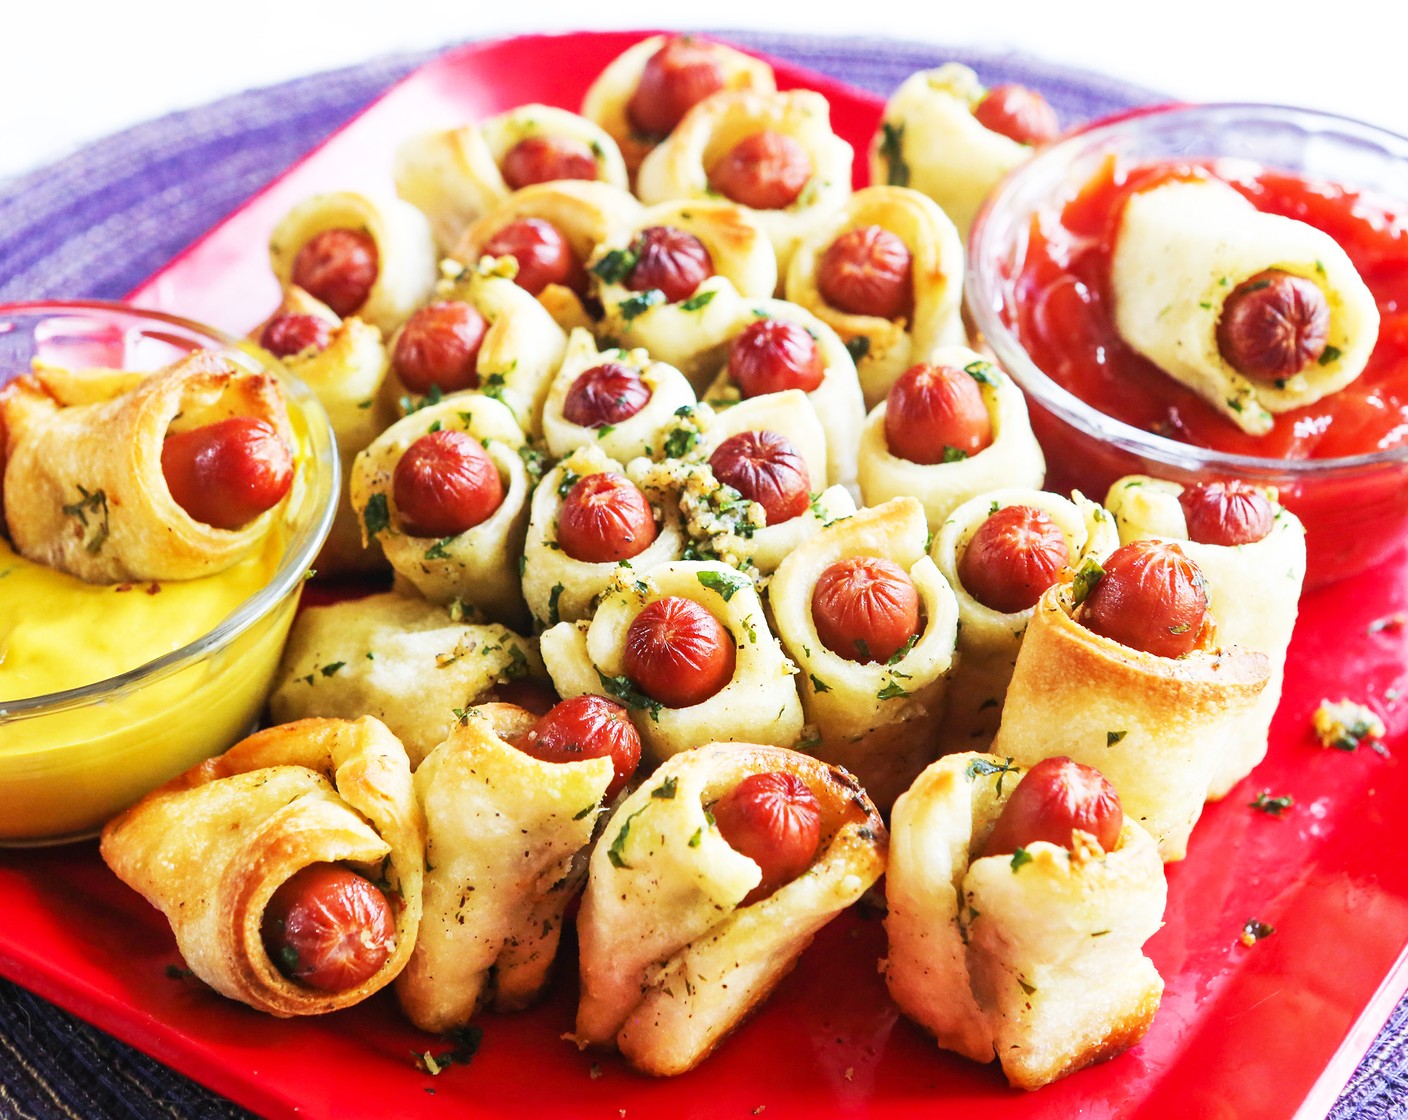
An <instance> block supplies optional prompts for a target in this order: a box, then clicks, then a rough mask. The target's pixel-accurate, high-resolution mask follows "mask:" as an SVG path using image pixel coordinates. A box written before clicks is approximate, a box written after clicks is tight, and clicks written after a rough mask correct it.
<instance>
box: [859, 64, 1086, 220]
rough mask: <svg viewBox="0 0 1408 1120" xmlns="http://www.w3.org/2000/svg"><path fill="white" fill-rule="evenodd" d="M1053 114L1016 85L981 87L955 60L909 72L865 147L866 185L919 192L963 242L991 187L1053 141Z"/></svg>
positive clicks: (1055, 121)
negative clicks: (947, 219) (867, 157)
mask: <svg viewBox="0 0 1408 1120" xmlns="http://www.w3.org/2000/svg"><path fill="white" fill-rule="evenodd" d="M1059 127H1060V126H1059V124H1058V122H1057V120H1056V114H1055V113H1054V112H1052V110H1051V107H1050V106H1049V105H1047V104H1046V102H1045V101H1044V100H1043V99H1042V98H1041V96H1040V95H1039V94H1036V93H1034V92H1033V91H1031V90H1027V89H1024V88H1023V87H1020V86H1000V87H995V88H994V89H992V90H988V89H986V88H985V87H984V86H983V84H982V82H981V81H979V79H978V75H977V74H975V73H974V72H973V71H972V70H970V69H969V68H968V67H967V66H964V65H962V64H961V63H957V62H949V63H945V64H944V65H943V66H940V67H938V68H937V69H935V70H921V71H920V72H919V73H917V74H912V75H910V77H909V78H907V79H906V80H905V81H904V83H903V84H902V85H901V86H900V88H899V89H897V90H896V91H895V92H894V94H893V95H892V96H891V97H890V100H889V101H888V102H887V103H886V105H885V113H884V117H883V119H882V120H881V122H880V129H879V131H877V132H876V134H875V139H874V141H873V142H872V144H871V149H870V181H871V182H872V183H889V184H890V185H891V186H896V187H912V188H913V189H914V190H917V191H922V192H923V193H924V194H925V195H927V196H928V197H929V198H932V199H933V200H934V201H935V202H937V203H938V204H939V205H940V206H941V207H943V210H944V213H945V214H947V215H948V216H949V217H950V218H952V219H953V224H954V225H955V226H957V227H958V232H959V235H960V236H961V237H963V239H964V240H965V241H966V240H967V238H968V230H969V228H970V227H971V226H972V225H973V219H974V218H975V217H976V216H977V213H978V209H979V208H980V207H981V206H982V204H983V200H984V199H985V198H987V196H988V194H989V192H991V191H992V189H993V187H995V186H997V182H998V180H999V179H1001V178H1002V177H1003V176H1004V175H1006V174H1007V173H1008V172H1009V171H1011V170H1012V169H1013V168H1014V167H1016V166H1017V165H1018V164H1020V163H1023V162H1025V161H1026V160H1027V159H1028V157H1030V156H1031V154H1032V145H1033V144H1034V143H1041V142H1043V141H1046V140H1051V139H1054V138H1055V136H1056V134H1057V132H1058V130H1059Z"/></svg>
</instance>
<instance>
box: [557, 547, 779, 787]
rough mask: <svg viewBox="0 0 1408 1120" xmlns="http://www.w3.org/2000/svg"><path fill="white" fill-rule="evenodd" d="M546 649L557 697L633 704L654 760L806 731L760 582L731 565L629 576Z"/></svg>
mask: <svg viewBox="0 0 1408 1120" xmlns="http://www.w3.org/2000/svg"><path fill="white" fill-rule="evenodd" d="M540 641H541V648H542V654H543V662H544V664H546V665H547V668H548V672H549V673H550V674H551V676H552V680H553V685H554V686H555V687H556V688H557V691H558V693H559V695H561V696H564V697H570V696H580V695H582V694H584V693H600V694H604V695H609V696H613V697H615V698H616V699H618V700H620V701H622V702H623V703H625V704H627V705H628V706H629V707H630V708H631V718H632V720H634V721H635V725H636V728H637V730H638V731H639V732H640V737H641V741H642V742H643V743H644V744H645V750H646V753H647V754H648V755H649V756H650V757H651V758H652V759H655V760H656V761H659V760H661V759H665V758H669V757H670V756H671V755H675V754H678V753H679V752H680V751H687V750H690V749H691V748H693V747H697V746H699V745H700V744H701V743H708V742H713V741H716V740H730V741H733V742H761V743H771V744H775V745H778V746H790V745H791V744H792V743H793V742H795V741H796V739H797V736H798V735H799V734H800V733H801V730H802V705H801V702H800V701H799V700H798V698H797V686H796V684H795V683H794V681H793V674H794V673H795V672H796V666H795V665H793V664H792V662H790V661H789V660H788V659H787V657H786V656H785V655H784V654H783V652H782V648H781V647H780V646H779V645H778V643H777V639H776V638H775V637H773V635H772V631H771V630H769V629H768V622H767V617H766V615H765V613H764V611H763V604H762V600H760V599H759V598H758V592H757V590H756V589H755V588H754V586H753V582H752V580H750V579H749V578H748V577H747V576H745V575H743V574H742V573H741V572H739V571H738V570H737V569H734V568H730V567H729V566H727V565H726V564H720V563H717V562H715V561H703V560H675V561H672V562H670V563H668V564H661V565H660V566H659V567H656V568H652V569H651V570H650V571H649V572H646V573H643V574H636V573H635V572H634V571H631V570H629V569H625V568H622V569H621V570H620V572H619V573H618V574H617V575H616V576H615V578H614V579H613V580H612V582H611V584H610V585H609V586H608V587H607V589H606V593H605V596H604V597H603V599H602V601H601V605H600V606H598V607H597V610H596V614H595V615H593V616H592V618H591V620H590V621H589V622H588V621H582V622H577V623H571V622H562V623H559V624H558V625H556V626H554V627H552V628H551V629H549V630H547V631H546V632H545V633H544V634H543V636H542V638H541V640H540Z"/></svg>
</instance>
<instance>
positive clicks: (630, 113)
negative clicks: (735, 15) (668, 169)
mask: <svg viewBox="0 0 1408 1120" xmlns="http://www.w3.org/2000/svg"><path fill="white" fill-rule="evenodd" d="M776 88H777V85H776V82H775V81H774V80H773V74H772V67H771V66H769V65H768V64H767V63H766V62H764V61H763V60H762V59H758V58H752V57H750V56H749V55H746V54H744V53H743V52H742V51H738V50H734V49H733V48H732V47H726V46H724V45H723V44H722V43H710V42H707V41H706V40H704V39H699V38H697V37H695V36H693V35H677V36H668V37H667V36H665V35H652V36H651V37H650V38H648V39H642V40H641V41H640V42H639V43H636V44H635V45H634V46H633V47H629V48H628V49H626V50H625V51H623V52H622V53H621V54H619V55H618V56H617V57H616V58H615V59H613V60H612V61H611V62H610V63H609V64H608V65H607V67H606V69H604V70H603V71H602V72H601V73H600V74H599V75H598V76H597V79H596V81H594V82H593V83H592V84H591V88H590V89H588V90H587V95H586V97H585V98H584V99H583V101H582V116H584V117H586V118H587V119H588V120H591V121H595V122H596V123H597V124H599V125H600V126H601V127H602V128H604V129H605V130H606V132H607V133H608V134H609V135H610V136H611V138H612V139H613V140H615V141H616V143H617V145H618V146H619V147H620V149H621V155H622V156H623V157H625V160H626V166H627V167H628V168H630V170H631V174H633V175H634V174H635V171H636V168H638V167H639V166H640V164H641V160H643V159H644V158H645V157H646V155H647V154H648V153H649V152H650V150H651V149H652V148H653V147H654V146H655V145H656V144H658V143H659V142H660V141H661V140H662V139H663V138H664V137H666V136H668V135H669V134H670V132H671V130H673V129H674V127H675V126H676V125H677V124H679V123H680V120H681V118H683V117H684V115H685V114H686V113H687V112H689V110H690V109H691V108H693V107H694V105H695V104H696V103H697V102H699V101H700V100H702V99H703V98H705V97H707V96H709V95H710V94H712V93H717V92H719V91H720V90H758V91H760V92H764V93H768V92H771V91H772V90H774V89H776Z"/></svg>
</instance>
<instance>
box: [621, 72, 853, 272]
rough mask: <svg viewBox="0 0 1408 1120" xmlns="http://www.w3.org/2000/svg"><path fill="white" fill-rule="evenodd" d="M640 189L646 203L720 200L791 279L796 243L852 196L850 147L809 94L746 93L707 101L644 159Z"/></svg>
mask: <svg viewBox="0 0 1408 1120" xmlns="http://www.w3.org/2000/svg"><path fill="white" fill-rule="evenodd" d="M636 191H637V193H638V194H639V195H640V197H641V201H642V202H645V203H647V204H650V203H656V202H668V201H670V200H672V199H678V198H694V199H701V198H714V197H718V196H719V195H722V196H723V197H724V198H726V199H728V200H729V201H730V202H733V203H736V204H738V205H739V206H742V207H745V208H746V209H748V210H749V211H750V212H751V213H752V214H753V216H754V218H755V219H756V220H757V222H758V223H759V225H761V226H762V227H763V229H765V230H766V231H767V234H768V237H769V238H770V239H771V240H772V245H773V249H774V250H775V251H776V253H777V269H778V274H779V275H786V271H787V262H788V261H789V260H791V258H792V253H793V251H794V250H795V249H796V247H797V242H798V241H800V240H801V238H802V237H803V236H804V235H805V234H806V233H807V231H808V230H810V229H811V228H812V227H813V226H815V225H816V224H817V223H818V222H819V221H822V220H824V219H825V218H826V217H827V216H828V215H829V214H831V213H832V212H833V211H835V210H837V209H839V208H840V207H841V205H842V204H843V203H844V202H845V201H846V198H847V196H849V195H850V193H851V146H850V145H849V144H847V143H846V142H845V141H844V140H842V139H841V138H840V137H839V136H837V135H836V134H835V133H834V132H832V131H831V108H830V106H829V105H828V104H827V101H826V98H825V97H823V96H822V95H821V94H819V93H815V92H813V91H811V90H789V91H787V92H786V93H770V92H757V91H752V90H741V91H738V92H735V93H719V94H716V95H715V96H713V97H707V98H705V99H704V100H703V101H701V102H699V104H697V105H695V107H694V108H693V109H691V110H690V111H689V112H688V113H686V114H685V117H684V120H682V121H680V123H679V127H677V128H676V129H675V130H674V132H672V133H670V135H669V137H668V138H667V139H665V140H664V141H663V142H662V143H661V144H660V146H659V147H657V148H656V149H655V150H654V151H652V152H651V153H650V155H648V156H646V157H645V161H644V162H643V163H642V164H641V166H640V174H639V176H638V177H637V181H636Z"/></svg>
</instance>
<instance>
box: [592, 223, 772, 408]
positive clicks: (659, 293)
mask: <svg viewBox="0 0 1408 1120" xmlns="http://www.w3.org/2000/svg"><path fill="white" fill-rule="evenodd" d="M589 269H590V271H591V273H592V275H593V276H595V277H596V279H597V281H598V284H597V291H598V295H599V297H600V299H601V305H602V308H603V311H604V316H603V318H602V323H601V330H602V331H603V332H605V333H606V334H607V335H609V336H611V337H612V338H614V339H616V340H617V341H618V342H619V343H620V344H621V345H623V346H627V347H631V346H643V347H645V348H646V349H647V350H648V351H650V355H651V357H653V358H656V359H657V360H659V361H662V362H669V363H670V365H672V366H674V367H676V368H677V369H679V370H680V371H681V372H682V373H683V374H684V375H685V376H686V377H687V378H689V381H690V384H691V385H692V386H693V387H694V390H695V392H698V391H699V390H700V389H702V388H703V387H704V386H705V385H707V384H708V381H709V377H710V376H711V375H712V373H713V371H714V370H716V369H718V367H719V364H720V363H721V361H722V353H723V348H724V346H725V345H726V344H727V342H728V339H729V337H730V335H731V334H732V327H733V323H734V321H735V319H736V318H737V315H738V307H739V304H740V303H741V302H742V301H744V300H755V299H766V298H767V297H769V296H771V295H772V294H773V289H774V288H776V286H777V260H776V257H775V256H774V254H773V250H772V242H770V241H769V240H768V236H767V234H766V233H765V232H764V231H763V228H762V226H761V225H759V224H758V222H757V220H756V219H755V218H754V217H753V216H752V215H751V214H750V213H749V212H748V211H746V210H744V209H742V208H741V207H739V206H735V205H734V204H733V203H731V202H724V201H721V200H718V201H714V200H693V201H690V200H681V201H677V202H663V203H661V204H659V205H658V206H651V207H647V208H646V210H645V212H644V214H643V215H642V216H641V217H640V219H639V221H638V222H637V224H636V225H634V226H633V227H631V228H629V229H626V230H624V231H622V232H621V233H619V234H618V235H617V236H616V237H614V238H612V240H611V241H609V242H607V243H606V244H605V245H603V246H601V248H599V249H598V250H597V255H596V257H595V259H594V260H592V261H591V263H590V265H589Z"/></svg>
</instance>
